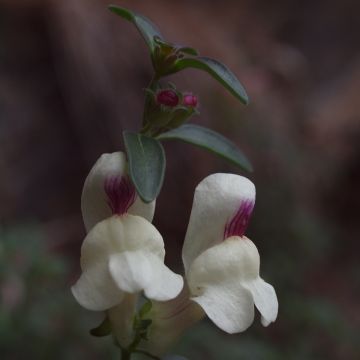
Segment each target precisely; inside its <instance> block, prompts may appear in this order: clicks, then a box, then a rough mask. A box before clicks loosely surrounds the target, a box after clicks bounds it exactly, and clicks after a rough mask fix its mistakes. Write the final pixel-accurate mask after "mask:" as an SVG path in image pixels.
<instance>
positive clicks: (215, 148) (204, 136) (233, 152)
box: [157, 124, 253, 171]
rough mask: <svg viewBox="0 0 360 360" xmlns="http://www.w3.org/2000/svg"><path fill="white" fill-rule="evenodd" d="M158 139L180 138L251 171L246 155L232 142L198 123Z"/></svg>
mask: <svg viewBox="0 0 360 360" xmlns="http://www.w3.org/2000/svg"><path fill="white" fill-rule="evenodd" d="M157 139H159V140H181V141H184V142H187V143H190V144H193V145H197V146H200V147H202V148H204V149H206V150H209V151H211V152H213V153H215V154H217V155H219V156H221V157H223V158H224V159H226V160H228V161H230V162H231V163H233V164H235V165H237V166H239V167H240V168H242V169H244V170H247V171H252V170H253V169H252V166H251V163H250V162H249V160H248V159H247V158H246V156H245V155H244V154H243V153H242V152H241V151H240V150H239V149H238V148H237V147H236V145H235V144H234V143H232V142H231V141H230V140H228V139H227V138H225V137H224V136H222V135H220V134H219V133H217V132H215V131H212V130H210V129H207V128H204V127H202V126H198V125H192V124H187V125H183V126H180V127H179V128H177V129H174V130H170V131H168V132H165V133H163V134H161V135H159V136H158V137H157Z"/></svg>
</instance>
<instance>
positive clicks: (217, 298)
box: [144, 174, 278, 355]
mask: <svg viewBox="0 0 360 360" xmlns="http://www.w3.org/2000/svg"><path fill="white" fill-rule="evenodd" d="M254 204H255V187H254V185H253V183H252V182H251V181H250V180H248V179H246V178H244V177H242V176H238V175H232V174H214V175H210V176H209V177H207V178H205V179H204V180H203V181H202V182H201V183H200V184H199V185H198V186H197V188H196V190H195V195H194V202H193V207H192V211H191V215H190V221H189V225H188V229H187V233H186V236H185V242H184V247H183V262H184V267H185V276H186V284H185V287H184V289H183V291H182V292H181V293H180V294H179V295H178V296H177V297H176V298H175V299H173V300H171V301H167V302H165V303H162V302H154V304H153V310H152V313H151V314H150V317H151V319H152V320H153V324H152V325H151V328H150V333H149V342H148V343H146V344H144V345H145V346H146V348H147V350H148V351H150V352H151V353H154V354H158V355H161V354H163V353H164V352H166V350H167V349H168V348H169V347H170V346H171V344H172V343H174V342H175V341H176V340H177V339H178V338H179V337H180V335H181V334H182V333H183V332H184V331H185V330H186V329H188V328H189V327H191V326H192V325H194V324H195V323H196V322H197V321H199V320H200V319H202V318H203V317H204V315H205V313H206V314H207V315H208V317H209V318H210V319H211V320H212V321H213V322H214V323H215V324H216V325H217V326H218V327H219V328H221V329H222V330H224V331H226V332H228V333H237V332H241V331H244V330H246V329H247V328H248V327H249V326H250V325H251V323H252V322H253V319H254V305H255V306H256V307H257V308H258V310H259V311H260V313H261V316H262V324H263V325H264V326H267V325H269V324H270V323H271V322H273V321H275V319H276V317H277V312H278V301H277V297H276V294H275V290H274V288H273V287H272V286H271V285H269V284H268V283H266V282H265V281H264V280H263V279H261V278H260V276H259V270H260V269H259V267H260V257H259V253H258V250H257V248H256V246H255V245H254V244H253V242H252V241H251V240H249V239H248V238H247V237H245V236H244V233H245V230H246V227H247V225H248V222H249V219H250V216H251V213H252V210H253V207H254Z"/></svg>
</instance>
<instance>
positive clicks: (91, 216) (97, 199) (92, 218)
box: [81, 152, 155, 231]
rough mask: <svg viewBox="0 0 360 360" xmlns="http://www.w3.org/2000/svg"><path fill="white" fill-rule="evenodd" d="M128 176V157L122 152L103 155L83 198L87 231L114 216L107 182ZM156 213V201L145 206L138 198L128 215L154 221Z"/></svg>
mask: <svg viewBox="0 0 360 360" xmlns="http://www.w3.org/2000/svg"><path fill="white" fill-rule="evenodd" d="M123 176H127V174H126V157H125V154H124V153H122V152H115V153H112V154H103V155H101V157H100V158H99V159H98V161H97V162H96V163H95V165H94V166H93V168H92V169H91V171H90V173H89V175H88V176H87V178H86V180H85V184H84V188H83V192H82V196H81V210H82V214H83V219H84V223H85V228H86V230H87V231H90V229H91V228H92V227H93V226H94V225H95V224H97V223H98V222H99V221H101V220H104V219H106V218H108V217H110V216H111V215H112V211H111V208H110V206H109V205H108V196H107V194H106V193H105V190H104V186H105V182H106V180H107V179H109V178H114V177H116V178H119V179H121V177H123ZM154 211H155V201H153V202H151V203H150V204H145V203H144V202H143V201H142V200H141V199H140V197H138V196H136V199H135V201H134V203H133V204H132V205H131V206H130V207H129V209H128V213H129V214H133V215H138V216H142V217H144V218H145V219H147V220H148V221H150V222H151V221H152V219H153V216H154Z"/></svg>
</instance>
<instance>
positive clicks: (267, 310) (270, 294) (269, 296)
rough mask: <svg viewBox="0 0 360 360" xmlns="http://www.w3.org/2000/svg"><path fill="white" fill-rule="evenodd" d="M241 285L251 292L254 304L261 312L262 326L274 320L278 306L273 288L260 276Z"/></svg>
mask: <svg viewBox="0 0 360 360" xmlns="http://www.w3.org/2000/svg"><path fill="white" fill-rule="evenodd" d="M243 286H244V287H245V288H246V289H248V290H249V291H250V292H251V294H252V296H253V299H254V302H255V306H256V307H257V309H258V310H259V312H260V314H261V323H262V324H263V326H268V325H269V324H270V323H272V322H274V321H275V320H276V318H277V314H278V308H279V304H278V300H277V297H276V293H275V289H274V288H273V287H272V286H271V285H270V284H268V283H267V282H265V281H264V280H263V279H261V278H260V277H259V278H257V279H255V280H253V281H249V282H245V283H244V284H243Z"/></svg>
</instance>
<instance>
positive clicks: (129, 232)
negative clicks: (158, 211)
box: [72, 214, 165, 311]
mask: <svg viewBox="0 0 360 360" xmlns="http://www.w3.org/2000/svg"><path fill="white" fill-rule="evenodd" d="M139 249H141V250H142V251H143V252H144V254H146V256H152V257H155V258H157V259H160V260H161V261H162V260H163V259H164V256H165V250H164V242H163V239H162V237H161V235H160V233H159V232H158V231H157V230H156V228H155V227H154V226H153V225H152V224H151V223H149V222H148V221H147V220H145V219H144V218H142V217H140V216H134V215H129V214H126V215H123V216H112V217H110V218H108V219H106V220H103V221H101V222H99V223H98V224H97V225H95V226H94V227H93V229H92V230H91V231H90V232H89V233H88V235H87V236H86V238H85V240H84V242H83V245H82V247H81V259H80V264H81V268H82V271H83V273H82V275H81V277H80V279H79V280H78V282H77V283H76V284H75V285H74V286H73V288H72V292H73V294H74V296H75V298H76V299H77V301H78V302H79V303H80V304H81V305H82V306H84V307H85V308H87V309H89V310H98V311H99V310H106V309H109V308H111V307H113V306H115V305H117V304H119V303H120V301H121V298H122V296H123V291H122V290H121V289H119V287H118V286H117V283H116V282H115V281H114V280H113V278H112V276H111V275H110V272H109V261H110V258H111V256H113V254H118V253H121V252H124V251H129V250H130V251H132V250H139ZM160 260H159V261H160Z"/></svg>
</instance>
